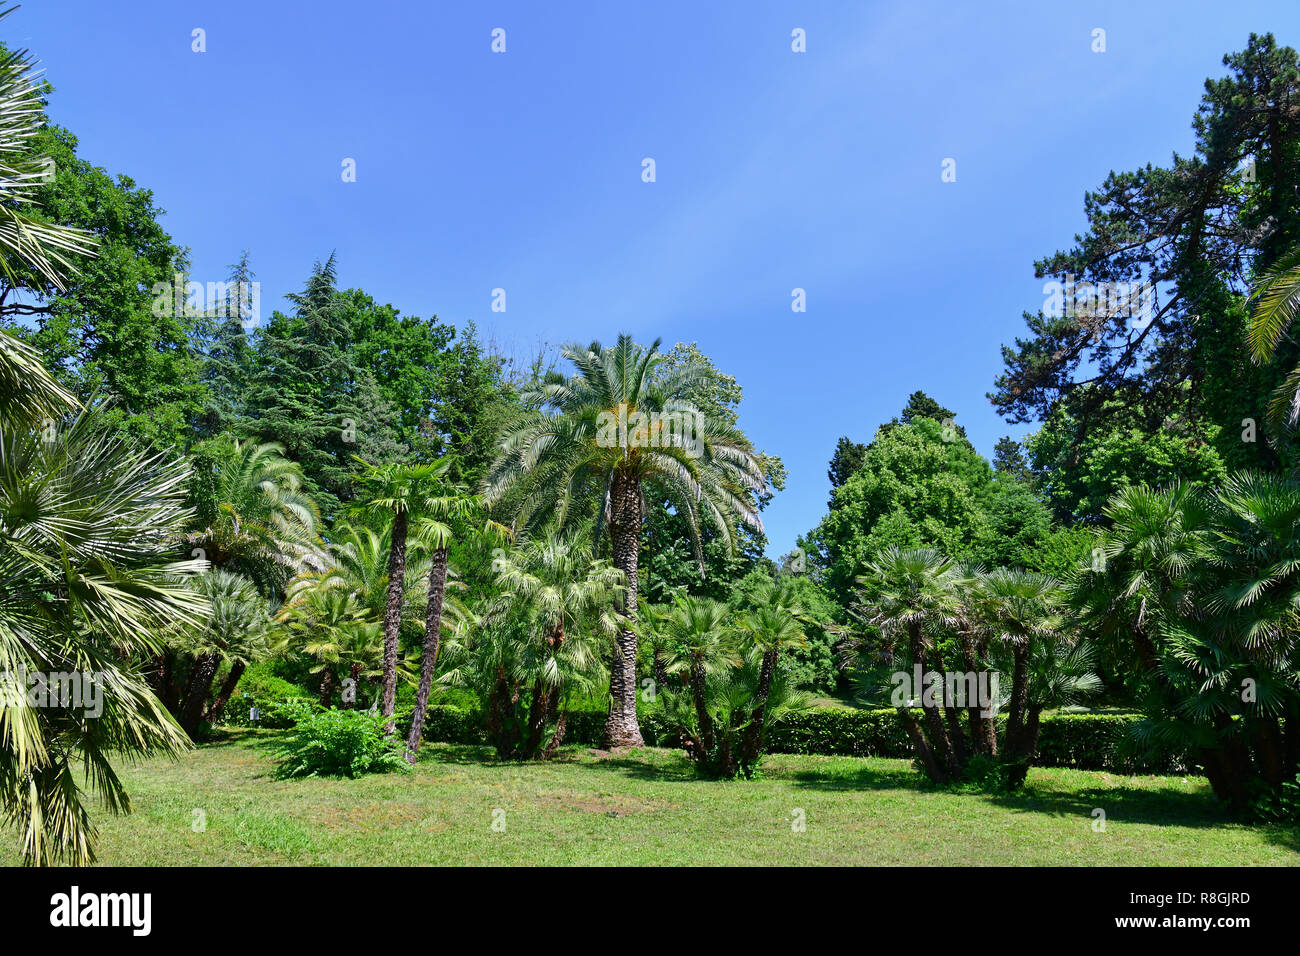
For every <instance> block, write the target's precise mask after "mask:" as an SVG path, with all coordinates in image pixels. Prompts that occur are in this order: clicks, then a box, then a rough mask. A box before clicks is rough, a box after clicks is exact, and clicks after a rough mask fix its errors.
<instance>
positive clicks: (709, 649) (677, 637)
mask: <svg viewBox="0 0 1300 956" xmlns="http://www.w3.org/2000/svg"><path fill="white" fill-rule="evenodd" d="M731 613H732V612H731V608H729V607H728V606H727V605H726V604H724V603H723V602H722V601H714V600H712V599H710V598H702V597H694V596H691V595H682V596H679V597H678V598H677V599H676V600H675V601H674V602H673V604H672V606H671V607H669V608H666V609H664V610H661V611H657V612H653V613H652V618H653V620H654V622H655V633H656V635H657V636H658V637H659V638H660V640H661V641H662V647H663V648H664V656H665V669H666V670H667V672H668V673H669V674H677V673H681V674H684V676H685V678H686V684H687V687H688V688H689V690H690V699H691V701H692V703H693V704H694V707H695V727H694V729H695V731H696V733H695V734H693V735H689V736H688V737H687V739H686V740H685V741H684V743H685V745H686V751H687V754H688V756H690V757H691V759H692V760H695V761H696V762H697V763H698V762H701V761H707V760H711V759H712V758H713V756H714V753H715V750H716V747H717V729H716V728H715V726H714V723H713V717H712V715H711V714H710V713H709V701H708V692H707V691H708V687H707V682H708V677H709V675H710V674H713V673H717V672H719V671H725V670H727V669H730V668H733V667H738V666H740V664H741V656H742V655H741V650H740V646H739V641H738V637H739V635H738V633H737V631H736V628H735V627H734V626H733V625H732V623H731Z"/></svg>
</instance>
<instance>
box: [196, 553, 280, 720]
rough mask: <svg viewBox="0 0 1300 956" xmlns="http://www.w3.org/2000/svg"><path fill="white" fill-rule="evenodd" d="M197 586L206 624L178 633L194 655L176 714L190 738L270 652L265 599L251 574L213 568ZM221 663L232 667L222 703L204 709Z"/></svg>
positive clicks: (268, 624) (197, 581)
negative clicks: (206, 606) (203, 602)
mask: <svg viewBox="0 0 1300 956" xmlns="http://www.w3.org/2000/svg"><path fill="white" fill-rule="evenodd" d="M194 590H195V591H196V592H198V593H199V594H200V595H202V596H203V597H204V598H206V599H207V601H208V604H209V605H210V606H211V611H210V613H209V616H208V618H207V620H206V621H205V623H204V624H203V626H202V627H200V628H198V629H195V630H187V631H181V632H180V635H181V636H180V638H179V640H178V642H177V643H178V644H179V646H180V647H181V649H183V650H184V651H185V652H186V653H187V654H188V655H189V656H190V657H192V665H191V667H190V674H189V678H188V680H187V681H186V686H185V691H184V693H183V694H182V695H181V699H180V707H179V709H178V712H177V718H178V720H179V721H180V725H181V727H182V728H183V729H184V730H185V732H186V733H187V734H189V735H190V736H191V737H193V736H195V734H196V733H197V732H198V731H199V729H200V725H201V722H202V721H203V720H204V719H207V720H209V721H211V720H212V719H214V718H215V716H216V715H217V712H218V711H219V710H221V709H223V708H224V706H225V702H226V701H228V700H229V699H230V695H231V694H232V693H233V692H234V689H235V685H236V684H237V683H238V681H239V678H240V676H241V675H242V674H243V672H244V668H245V667H247V666H248V664H249V663H251V662H252V661H255V660H260V659H261V658H263V657H266V656H267V655H268V654H269V652H270V642H269V640H268V635H269V631H270V624H271V621H270V615H269V613H268V610H269V609H268V607H267V602H266V599H265V598H264V597H262V596H261V594H259V593H258V591H257V587H256V585H254V584H253V582H252V581H250V580H249V579H248V578H246V577H243V576H242V575H239V574H232V573H230V572H229V571H221V570H213V571H209V572H207V573H205V574H201V575H199V576H198V578H197V580H196V581H195V583H194ZM222 661H225V662H227V663H228V664H229V665H230V676H228V677H227V679H226V681H225V683H224V685H223V687H222V690H221V694H220V695H219V697H218V702H216V703H214V704H213V707H212V711H211V712H206V713H205V710H204V708H205V706H206V705H207V703H208V695H209V694H210V693H211V691H212V684H213V681H214V680H215V679H216V676H217V670H218V668H219V667H220V666H221V663H222Z"/></svg>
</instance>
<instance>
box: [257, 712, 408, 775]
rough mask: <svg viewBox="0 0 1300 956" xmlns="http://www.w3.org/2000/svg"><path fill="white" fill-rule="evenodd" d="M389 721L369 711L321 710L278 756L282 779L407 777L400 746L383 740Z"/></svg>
mask: <svg viewBox="0 0 1300 956" xmlns="http://www.w3.org/2000/svg"><path fill="white" fill-rule="evenodd" d="M387 722H388V721H387V719H386V718H385V717H384V716H383V715H382V714H379V713H375V712H372V711H368V710H333V709H331V710H322V711H319V712H316V713H311V714H307V715H304V716H302V717H301V719H299V720H298V722H297V724H296V725H295V726H294V728H293V732H292V733H291V734H290V735H289V737H288V739H287V740H286V741H285V743H284V746H283V747H282V748H281V749H280V750H279V751H277V753H276V756H277V757H278V758H279V760H280V767H279V770H278V774H277V775H278V776H281V777H359V776H361V775H362V774H366V773H386V772H388V771H392V770H399V771H409V770H410V769H411V768H410V766H409V765H408V764H407V763H406V760H405V757H404V748H403V744H402V741H401V740H400V738H398V737H397V736H396V735H394V736H392V737H388V736H385V735H384V725H385V724H386V723H387Z"/></svg>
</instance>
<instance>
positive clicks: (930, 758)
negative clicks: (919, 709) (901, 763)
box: [898, 707, 948, 783]
mask: <svg viewBox="0 0 1300 956" xmlns="http://www.w3.org/2000/svg"><path fill="white" fill-rule="evenodd" d="M898 716H899V718H900V719H901V720H902V721H903V727H904V728H905V729H906V730H907V736H908V737H909V738H911V741H912V748H913V749H914V750H915V751H916V762H917V763H919V764H920V765H921V767H922V768H923V769H924V770H925V772H926V774H927V775H929V777H930V779H931V780H933V781H934V782H935V783H946V782H947V780H948V775H947V774H946V773H944V770H943V767H941V766H939V761H938V759H937V758H936V757H935V755H934V748H933V747H931V746H930V742H929V741H928V740H926V739H925V734H923V733H922V732H921V725H920V724H918V723H917V722H916V718H915V717H914V716H912V712H911V711H910V710H908V709H907V708H906V707H900V708H898Z"/></svg>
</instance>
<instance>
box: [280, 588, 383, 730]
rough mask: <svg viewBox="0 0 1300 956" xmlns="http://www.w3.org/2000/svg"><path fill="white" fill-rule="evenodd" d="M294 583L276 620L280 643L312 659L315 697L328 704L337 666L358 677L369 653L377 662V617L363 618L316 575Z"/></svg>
mask: <svg viewBox="0 0 1300 956" xmlns="http://www.w3.org/2000/svg"><path fill="white" fill-rule="evenodd" d="M295 585H296V587H295V588H294V590H293V591H292V592H291V594H290V596H289V598H288V599H287V600H286V601H285V603H284V606H283V607H281V608H280V611H279V613H278V614H277V615H276V620H277V621H278V622H279V623H280V625H281V626H282V627H284V628H285V631H286V637H287V642H286V646H287V647H289V648H292V649H294V650H298V651H301V652H302V653H303V654H305V655H307V656H308V657H310V658H312V659H314V660H315V661H316V663H315V665H314V666H313V667H312V668H311V672H312V673H313V674H320V675H321V683H320V702H321V706H322V707H328V706H329V705H330V702H331V701H332V699H333V696H334V690H335V688H336V687H337V686H338V682H339V672H340V671H346V672H347V673H348V675H349V676H350V677H351V678H352V679H353V680H358V681H359V679H360V678H361V677H362V676H363V673H364V671H365V670H366V669H367V667H368V666H369V665H370V664H371V662H372V658H373V659H375V660H380V661H382V648H383V642H382V640H381V638H380V626H379V622H378V621H375V620H371V619H369V618H368V617H367V614H366V609H365V608H364V607H363V606H361V605H360V604H359V603H358V602H357V600H356V596H355V595H354V594H352V593H349V592H347V591H344V590H342V589H339V588H332V587H329V586H325V585H322V583H321V582H320V581H319V580H310V581H302V580H300V581H297V582H295Z"/></svg>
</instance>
